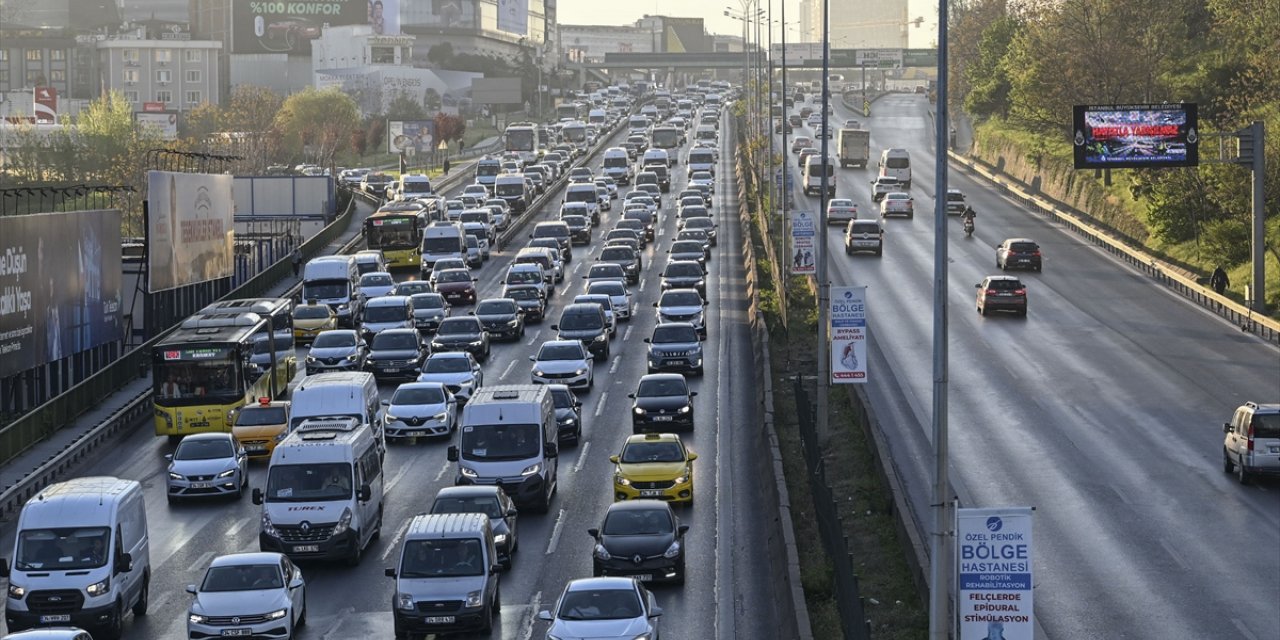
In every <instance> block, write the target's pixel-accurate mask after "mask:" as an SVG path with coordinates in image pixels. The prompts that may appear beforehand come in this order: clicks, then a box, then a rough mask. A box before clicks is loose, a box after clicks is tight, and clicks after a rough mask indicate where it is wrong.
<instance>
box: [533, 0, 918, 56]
mask: <svg viewBox="0 0 1280 640" xmlns="http://www.w3.org/2000/svg"><path fill="white" fill-rule="evenodd" d="M770 1H771V2H773V14H774V15H773V18H774V20H778V19H779V18H780V15H781V11H782V2H783V0H760V6H761V7H763V8H767V7H768V4H767V3H768V2H770ZM829 1H830V3H831V7H830V10H831V12H832V13H835V12H837V11H839V10H840V8H841V7H840V5H845V6H848V5H847V4H846V3H847V2H849V0H829ZM864 1H865V0H864ZM872 1H874V0H872ZM786 3H787V21H788V22H790V21H792V20H795V19H796V18H799V17H800V0H786ZM557 7H558V10H557V13H558V14H559V15H558V17H559V21H560V23H562V24H610V25H620V24H630V23H633V22H635V21H636V20H638V19H640V18H642V17H644V16H645V15H646V14H648V15H666V16H672V17H680V18H702V19H703V20H705V21H706V25H707V31H708V32H710V33H719V34H729V35H737V34H740V33H742V23H741V22H738V21H737V20H734V19H733V18H727V17H725V15H724V10H725V7H734V8H737V9H739V10H741V7H742V3H741V0H631V1H626V0H622V1H619V0H559V2H558V4H557ZM910 7H911V17H912V18H914V17H917V16H923V17H924V25H923V26H921V27H920V28H918V29H917V28H914V27H913V28H912V29H911V36H910V37H911V46H912V47H921V48H923V47H928V46H930V44H931V43H932V42H933V41H934V40H935V34H936V33H937V28H938V27H937V24H938V9H937V7H938V3H937V2H936V1H934V0H910ZM773 37H774V41H775V42H777V41H778V40H780V39H781V37H782V32H781V31H779V30H776V29H775V31H774V36H773ZM795 37H796V32H795V31H794V30H793V31H791V32H789V33H788V34H787V39H788V40H791V39H793V38H795Z"/></svg>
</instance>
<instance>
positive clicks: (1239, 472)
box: [1236, 460, 1249, 484]
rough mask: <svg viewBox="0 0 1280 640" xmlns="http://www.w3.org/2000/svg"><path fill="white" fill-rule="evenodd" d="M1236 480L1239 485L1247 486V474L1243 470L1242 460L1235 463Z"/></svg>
mask: <svg viewBox="0 0 1280 640" xmlns="http://www.w3.org/2000/svg"><path fill="white" fill-rule="evenodd" d="M1236 480H1238V481H1239V482H1240V484H1249V472H1248V471H1247V470H1245V468H1244V460H1237V461H1236Z"/></svg>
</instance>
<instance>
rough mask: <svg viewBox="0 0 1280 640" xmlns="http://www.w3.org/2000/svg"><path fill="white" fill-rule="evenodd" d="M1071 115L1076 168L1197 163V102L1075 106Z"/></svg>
mask: <svg viewBox="0 0 1280 640" xmlns="http://www.w3.org/2000/svg"><path fill="white" fill-rule="evenodd" d="M1072 116H1073V117H1072V131H1073V134H1072V144H1073V145H1074V147H1075V167H1076V168H1077V169H1141V168H1148V167H1194V166H1196V165H1198V164H1200V133H1199V130H1198V128H1199V122H1198V121H1197V117H1196V105H1195V104H1120V105H1076V106H1075V107H1073V113H1072Z"/></svg>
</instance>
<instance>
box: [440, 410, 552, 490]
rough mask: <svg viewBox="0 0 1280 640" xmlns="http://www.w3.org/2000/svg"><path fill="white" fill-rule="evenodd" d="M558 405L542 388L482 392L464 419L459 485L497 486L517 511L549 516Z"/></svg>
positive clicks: (456, 448)
mask: <svg viewBox="0 0 1280 640" xmlns="http://www.w3.org/2000/svg"><path fill="white" fill-rule="evenodd" d="M556 429H557V427H556V412H555V404H554V403H553V401H552V399H551V391H550V390H549V389H547V387H546V386H543V385H501V386H493V387H481V388H480V389H478V390H477V391H476V392H475V394H473V395H472V396H471V400H470V401H469V402H468V403H467V410H466V411H464V412H463V414H462V423H461V428H459V429H458V432H459V436H460V437H459V442H458V444H457V445H453V446H450V447H449V450H448V452H447V456H448V459H449V461H451V462H456V463H458V473H457V475H456V476H455V484H482V485H494V484H496V485H499V486H501V487H502V489H503V490H504V491H506V492H507V495H509V496H511V499H512V500H513V501H514V502H515V503H516V505H517V506H529V507H532V508H533V509H535V510H537V511H539V512H542V513H546V511H547V510H548V509H550V507H551V497H552V496H553V495H554V494H555V492H556V486H557V483H558V479H559V478H558V475H557V464H556V463H557V460H558V459H559V456H560V451H559V448H558V444H557V443H558V440H557V431H556Z"/></svg>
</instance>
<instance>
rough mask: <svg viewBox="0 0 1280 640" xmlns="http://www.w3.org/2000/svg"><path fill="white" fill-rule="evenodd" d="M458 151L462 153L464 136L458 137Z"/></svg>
mask: <svg viewBox="0 0 1280 640" xmlns="http://www.w3.org/2000/svg"><path fill="white" fill-rule="evenodd" d="M458 153H462V138H458Z"/></svg>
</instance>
